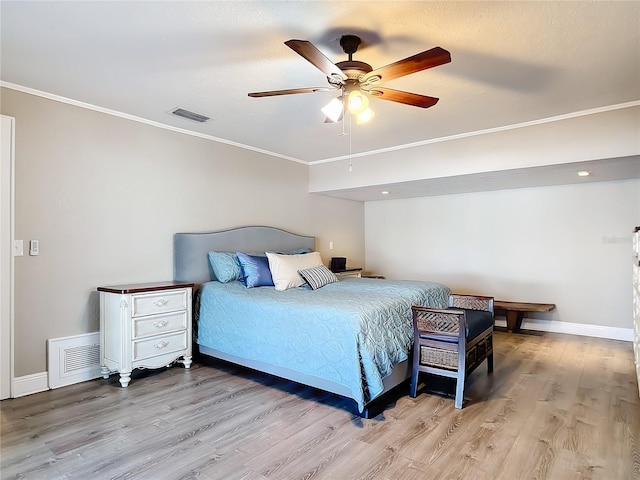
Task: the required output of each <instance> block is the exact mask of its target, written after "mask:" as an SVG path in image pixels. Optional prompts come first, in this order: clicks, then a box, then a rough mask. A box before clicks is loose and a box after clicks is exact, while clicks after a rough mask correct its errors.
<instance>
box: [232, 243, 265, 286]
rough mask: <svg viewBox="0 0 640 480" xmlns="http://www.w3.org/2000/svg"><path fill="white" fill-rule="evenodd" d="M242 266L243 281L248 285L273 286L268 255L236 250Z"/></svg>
mask: <svg viewBox="0 0 640 480" xmlns="http://www.w3.org/2000/svg"><path fill="white" fill-rule="evenodd" d="M236 255H237V257H238V262H240V268H241V269H242V279H241V280H242V282H243V283H244V284H245V285H246V286H247V287H248V288H253V287H273V279H272V278H271V270H269V260H268V259H267V257H261V256H258V255H247V254H246V253H242V252H236Z"/></svg>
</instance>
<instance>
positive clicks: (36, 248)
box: [29, 240, 40, 257]
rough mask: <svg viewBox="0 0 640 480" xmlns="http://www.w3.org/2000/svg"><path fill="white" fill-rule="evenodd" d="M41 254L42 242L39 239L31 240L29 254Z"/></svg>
mask: <svg viewBox="0 0 640 480" xmlns="http://www.w3.org/2000/svg"><path fill="white" fill-rule="evenodd" d="M39 254H40V242H39V241H38V240H31V241H30V242H29V255H31V256H34V257H35V256H36V255H39Z"/></svg>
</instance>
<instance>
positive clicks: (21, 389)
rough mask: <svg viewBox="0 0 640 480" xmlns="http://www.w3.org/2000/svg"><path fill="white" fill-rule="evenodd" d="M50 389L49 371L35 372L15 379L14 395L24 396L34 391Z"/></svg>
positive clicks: (12, 391)
mask: <svg viewBox="0 0 640 480" xmlns="http://www.w3.org/2000/svg"><path fill="white" fill-rule="evenodd" d="M45 390H49V375H47V372H41V373H34V374H32V375H25V376H23V377H16V378H14V379H13V388H12V390H11V393H12V395H11V396H12V397H13V398H18V397H24V396H25V395H31V394H32V393H38V392H44V391H45Z"/></svg>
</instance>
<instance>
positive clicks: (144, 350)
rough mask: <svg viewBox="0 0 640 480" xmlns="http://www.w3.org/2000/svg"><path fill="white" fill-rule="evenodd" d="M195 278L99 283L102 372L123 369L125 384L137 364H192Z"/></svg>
mask: <svg viewBox="0 0 640 480" xmlns="http://www.w3.org/2000/svg"><path fill="white" fill-rule="evenodd" d="M192 290H193V284H192V283H178V282H158V283H146V284H135V285H117V286H113V287H99V288H98V291H99V292H100V366H101V367H102V376H103V377H104V378H108V377H109V375H110V374H111V373H115V372H118V373H120V384H121V385H122V386H123V387H126V386H127V385H128V384H129V381H130V380H131V372H132V371H133V370H134V369H136V368H160V367H164V366H169V365H170V364H171V363H173V362H174V361H176V360H178V359H179V358H180V357H182V360H181V362H182V363H183V364H184V367H185V368H189V367H190V366H191V295H192Z"/></svg>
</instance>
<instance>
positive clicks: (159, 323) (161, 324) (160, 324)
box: [153, 320, 169, 328]
mask: <svg viewBox="0 0 640 480" xmlns="http://www.w3.org/2000/svg"><path fill="white" fill-rule="evenodd" d="M168 324H169V322H167V321H166V320H158V321H157V322H155V323H154V324H153V326H154V327H156V328H164V327H166V326H167V325H168Z"/></svg>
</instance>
